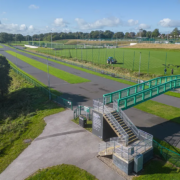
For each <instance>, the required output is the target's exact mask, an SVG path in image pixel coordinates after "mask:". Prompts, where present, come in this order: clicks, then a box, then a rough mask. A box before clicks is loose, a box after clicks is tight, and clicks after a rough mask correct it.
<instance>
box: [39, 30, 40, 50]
mask: <svg viewBox="0 0 180 180" xmlns="http://www.w3.org/2000/svg"><path fill="white" fill-rule="evenodd" d="M39 47H40V31H39Z"/></svg>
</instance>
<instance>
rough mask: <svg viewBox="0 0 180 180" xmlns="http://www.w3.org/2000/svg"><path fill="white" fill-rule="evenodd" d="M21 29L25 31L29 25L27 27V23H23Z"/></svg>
mask: <svg viewBox="0 0 180 180" xmlns="http://www.w3.org/2000/svg"><path fill="white" fill-rule="evenodd" d="M19 29H20V30H21V31H24V30H26V29H27V27H26V25H25V24H21V25H20V28H19Z"/></svg>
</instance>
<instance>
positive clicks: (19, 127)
mask: <svg viewBox="0 0 180 180" xmlns="http://www.w3.org/2000/svg"><path fill="white" fill-rule="evenodd" d="M10 76H11V77H12V83H11V86H10V87H9V94H8V96H7V98H6V100H5V101H3V102H2V101H1V102H0V162H1V163H0V173H1V172H2V171H3V170H4V169H5V168H6V167H7V166H8V165H9V164H10V163H11V162H12V161H13V160H14V159H16V158H17V157H18V155H19V154H20V153H21V152H22V151H23V150H24V149H25V148H26V147H27V146H28V145H29V143H25V142H24V140H26V139H30V140H33V139H35V138H36V137H37V136H38V135H39V134H41V132H42V131H43V129H44V127H45V125H46V124H45V122H44V120H43V118H44V117H46V116H48V115H51V114H54V113H58V112H61V111H63V110H64V108H62V107H59V106H58V105H56V104H55V103H53V102H51V101H49V100H48V98H47V97H46V96H44V95H43V94H42V93H41V92H40V91H39V90H38V88H36V87H34V86H33V85H31V84H29V83H28V82H27V81H26V80H25V79H24V78H22V77H21V76H20V75H18V74H16V73H15V72H14V71H13V70H11V72H10Z"/></svg>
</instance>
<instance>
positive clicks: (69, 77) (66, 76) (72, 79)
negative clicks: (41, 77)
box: [6, 51, 90, 84]
mask: <svg viewBox="0 0 180 180" xmlns="http://www.w3.org/2000/svg"><path fill="white" fill-rule="evenodd" d="M6 52H7V53H9V54H11V55H12V56H15V57H16V53H15V52H13V51H6ZM17 58H18V59H21V60H22V61H24V62H26V63H28V64H30V65H31V66H34V67H36V68H38V69H40V70H42V71H44V72H47V65H46V64H44V63H41V62H38V61H36V60H33V59H31V58H28V57H26V56H23V55H21V54H18V53H17ZM49 74H51V75H53V76H55V77H57V78H59V79H62V80H64V81H66V82H68V83H71V84H77V83H83V82H89V81H90V80H88V79H85V78H82V77H79V76H76V75H73V74H70V73H67V72H65V71H62V70H60V69H57V68H54V67H51V66H49Z"/></svg>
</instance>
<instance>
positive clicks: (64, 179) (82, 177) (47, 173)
mask: <svg viewBox="0 0 180 180" xmlns="http://www.w3.org/2000/svg"><path fill="white" fill-rule="evenodd" d="M37 179H39V180H40V179H44V180H50V179H52V180H98V179H97V178H96V177H95V176H93V175H91V174H90V173H88V172H87V171H85V170H83V169H80V168H78V167H76V166H74V165H67V164H62V165H58V166H53V167H49V168H46V169H42V170H39V171H37V172H35V173H34V174H33V175H32V176H30V177H29V178H27V179H26V180H37Z"/></svg>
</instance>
